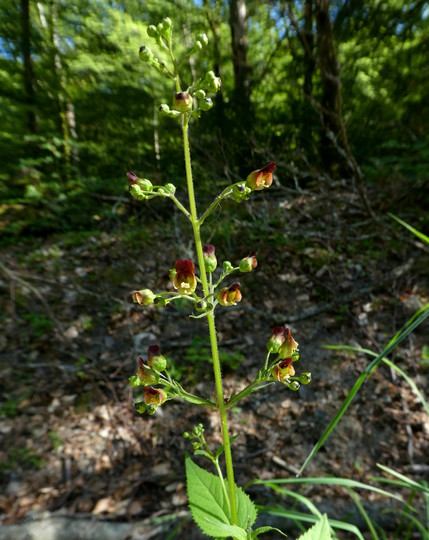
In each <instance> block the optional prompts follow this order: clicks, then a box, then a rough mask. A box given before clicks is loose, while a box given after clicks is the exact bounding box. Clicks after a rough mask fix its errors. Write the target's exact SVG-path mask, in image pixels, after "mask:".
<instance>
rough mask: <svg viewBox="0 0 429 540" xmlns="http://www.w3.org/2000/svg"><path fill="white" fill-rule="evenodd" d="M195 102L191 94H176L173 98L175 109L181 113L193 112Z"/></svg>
mask: <svg viewBox="0 0 429 540" xmlns="http://www.w3.org/2000/svg"><path fill="white" fill-rule="evenodd" d="M193 104H194V101H193V99H192V96H191V94H190V93H189V92H176V93H175V94H174V98H173V109H175V110H176V111H179V112H181V113H185V112H188V111H190V110H192V106H193Z"/></svg>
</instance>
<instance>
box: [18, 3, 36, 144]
mask: <svg viewBox="0 0 429 540" xmlns="http://www.w3.org/2000/svg"><path fill="white" fill-rule="evenodd" d="M21 17H22V26H21V29H22V56H23V63H24V88H25V94H26V105H27V127H28V131H29V132H30V133H33V134H34V133H36V132H37V115H36V90H35V85H34V72H33V62H32V59H31V38H30V30H31V24H30V1H29V0H21Z"/></svg>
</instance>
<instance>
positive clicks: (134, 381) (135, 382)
mask: <svg viewBox="0 0 429 540" xmlns="http://www.w3.org/2000/svg"><path fill="white" fill-rule="evenodd" d="M128 382H129V383H130V386H131V388H137V387H138V386H141V384H142V383H141V382H140V379H139V378H138V376H137V375H131V377H129V379H128Z"/></svg>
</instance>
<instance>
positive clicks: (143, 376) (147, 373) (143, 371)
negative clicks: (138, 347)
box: [137, 356, 159, 386]
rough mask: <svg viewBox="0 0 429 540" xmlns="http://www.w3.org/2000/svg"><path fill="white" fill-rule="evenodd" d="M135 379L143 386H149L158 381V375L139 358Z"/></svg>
mask: <svg viewBox="0 0 429 540" xmlns="http://www.w3.org/2000/svg"><path fill="white" fill-rule="evenodd" d="M137 377H138V378H139V379H140V382H141V383H142V384H144V385H145V386H150V385H152V384H157V383H158V381H159V375H158V373H157V372H156V371H154V370H153V369H151V368H150V367H149V366H147V365H146V364H145V363H144V360H143V358H142V357H141V356H139V367H138V371H137Z"/></svg>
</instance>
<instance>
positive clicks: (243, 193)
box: [232, 182, 252, 202]
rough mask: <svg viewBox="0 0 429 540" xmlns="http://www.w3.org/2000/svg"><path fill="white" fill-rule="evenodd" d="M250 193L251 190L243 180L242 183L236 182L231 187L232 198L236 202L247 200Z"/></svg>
mask: <svg viewBox="0 0 429 540" xmlns="http://www.w3.org/2000/svg"><path fill="white" fill-rule="evenodd" d="M251 193H252V190H251V189H250V188H248V187H247V186H246V184H245V183H244V182H243V183H242V184H236V185H234V186H233V188H232V198H233V199H234V200H235V201H236V202H242V201H245V200H247V199H248V198H249V195H250V194H251Z"/></svg>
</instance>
